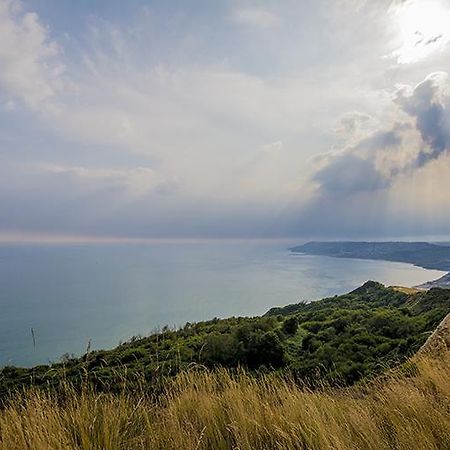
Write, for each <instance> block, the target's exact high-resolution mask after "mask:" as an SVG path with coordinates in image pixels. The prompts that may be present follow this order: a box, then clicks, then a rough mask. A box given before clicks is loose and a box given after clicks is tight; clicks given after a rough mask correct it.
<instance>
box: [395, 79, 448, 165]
mask: <svg viewBox="0 0 450 450" xmlns="http://www.w3.org/2000/svg"><path fill="white" fill-rule="evenodd" d="M447 80H448V75H447V74H446V73H443V72H439V73H433V74H430V75H429V76H428V77H427V78H426V79H425V80H424V81H422V82H421V83H419V84H418V85H417V86H416V87H415V88H414V89H413V90H412V92H411V90H410V89H408V88H403V89H400V91H399V92H398V94H397V97H396V99H395V100H396V102H397V103H398V104H399V105H400V106H401V107H402V108H403V110H404V111H405V112H407V113H408V114H409V115H410V116H412V117H414V118H415V120H416V127H417V130H418V131H419V132H420V135H421V138H422V141H423V149H422V150H420V152H419V153H418V155H417V161H416V163H417V165H418V166H423V165H424V164H426V163H427V162H428V161H429V160H432V159H436V158H438V157H439V155H440V154H441V153H443V152H445V151H448V150H450V96H449V89H448V84H447Z"/></svg>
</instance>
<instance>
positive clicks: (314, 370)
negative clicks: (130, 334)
mask: <svg viewBox="0 0 450 450" xmlns="http://www.w3.org/2000/svg"><path fill="white" fill-rule="evenodd" d="M449 311H450V291H448V290H441V289H432V290H430V291H428V292H418V293H413V294H408V293H405V292H401V291H399V290H395V289H392V288H385V287H384V286H382V285H381V284H379V283H375V282H368V283H366V284H365V285H364V286H362V287H361V288H359V289H357V290H355V291H353V292H351V293H349V294H346V295H343V296H336V297H332V298H327V299H323V300H320V301H316V302H312V303H308V304H306V303H299V304H296V305H290V306H287V307H284V308H274V309H272V310H270V311H269V312H268V313H267V314H266V315H264V316H262V317H254V318H230V319H223V320H219V319H214V320H211V321H207V322H199V323H193V324H190V323H187V324H186V325H185V326H184V327H183V328H182V329H180V330H177V331H173V330H168V329H165V330H163V331H162V332H161V333H157V334H154V335H151V336H149V337H146V338H139V339H137V338H136V339H132V340H131V341H130V342H127V343H125V344H123V345H120V346H119V347H117V348H115V349H113V350H109V351H93V352H89V353H88V354H86V355H84V356H83V357H82V358H79V359H77V358H65V360H64V361H63V362H61V363H58V364H54V365H52V366H39V367H35V368H33V369H21V368H15V367H6V368H4V369H3V370H2V371H1V373H0V392H1V393H2V395H3V396H4V395H5V393H7V392H8V391H10V390H11V389H13V388H16V387H19V386H23V385H34V386H48V385H50V386H60V384H61V382H62V381H69V382H70V383H71V384H73V385H75V386H77V385H81V384H82V383H83V382H85V381H91V382H92V383H93V385H94V386H95V387H96V389H98V390H103V391H119V390H121V389H122V386H123V385H124V384H125V385H126V386H128V387H130V386H133V387H136V386H138V385H139V386H142V385H144V386H145V388H146V390H147V392H153V393H156V392H159V391H160V390H161V389H163V387H164V384H165V383H166V379H167V377H168V376H173V375H176V374H177V373H179V372H180V371H183V370H186V369H188V368H189V367H192V366H193V365H201V366H202V367H206V368H227V369H233V370H234V369H237V368H238V367H242V368H245V369H247V370H249V371H251V372H255V373H256V372H257V373H259V374H261V373H265V372H267V371H269V370H275V371H277V372H279V373H283V374H289V375H290V376H292V377H293V378H294V379H296V380H297V381H298V380H302V383H307V384H308V385H309V386H310V387H314V386H315V385H317V384H320V383H322V382H323V381H326V382H327V383H330V384H335V385H336V384H338V385H349V384H352V383H354V382H356V381H358V380H360V379H362V378H364V377H367V376H373V375H375V374H376V373H379V372H380V371H382V370H384V369H386V368H387V367H392V366H393V365H395V364H397V363H399V362H401V361H403V360H404V359H405V358H407V357H408V356H409V355H411V354H413V353H414V352H415V351H417V349H418V348H419V347H420V346H421V345H422V344H423V342H424V341H425V340H426V338H427V336H428V335H429V333H430V332H431V331H433V329H434V328H435V327H436V326H437V325H438V323H439V322H440V321H441V320H442V319H443V317H444V316H445V315H446V314H447V313H448V312H449Z"/></svg>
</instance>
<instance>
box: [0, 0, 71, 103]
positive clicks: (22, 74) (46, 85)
mask: <svg viewBox="0 0 450 450" xmlns="http://www.w3.org/2000/svg"><path fill="white" fill-rule="evenodd" d="M60 56H61V49H60V47H59V46H58V45H57V43H56V42H55V41H52V40H51V39H50V38H49V33H48V29H47V28H46V27H44V26H43V25H42V24H41V23H40V21H39V17H38V16H37V14H35V13H32V12H26V13H24V12H23V11H22V8H21V3H20V2H18V1H16V0H1V1H0V67H1V70H0V89H2V90H3V91H4V92H5V93H6V95H7V96H11V97H12V98H13V99H18V100H20V101H22V102H23V103H24V104H25V105H26V106H27V107H29V108H31V109H33V110H36V109H38V108H40V107H43V106H45V107H48V106H49V102H50V101H51V100H52V99H53V98H54V97H55V96H56V94H57V93H59V92H61V91H62V89H63V87H64V81H63V75H64V72H65V66H64V64H62V63H61V61H60V59H59V57H60ZM10 101H12V99H10Z"/></svg>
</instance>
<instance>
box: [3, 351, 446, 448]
mask: <svg viewBox="0 0 450 450" xmlns="http://www.w3.org/2000/svg"><path fill="white" fill-rule="evenodd" d="M414 364H415V365H416V367H417V371H415V375H414V376H412V377H406V376H404V375H390V376H387V377H386V376H385V377H383V378H380V379H379V380H378V381H375V382H373V383H371V384H370V385H367V386H362V387H358V388H353V389H347V390H331V389H323V390H321V391H320V392H317V391H316V392H311V391H308V390H307V389H304V388H301V387H298V386H296V385H295V384H294V383H293V382H291V381H287V380H282V379H280V378H276V377H273V376H267V377H259V378H255V377H252V376H249V375H247V374H245V373H244V372H241V373H239V374H235V375H231V374H230V373H228V372H227V371H224V370H221V371H218V372H215V373H211V372H206V371H203V372H202V371H200V372H199V371H197V372H190V373H184V374H181V375H180V376H178V377H177V378H175V379H174V380H173V381H172V382H171V383H170V384H169V385H168V387H167V389H166V391H165V393H164V394H163V395H162V396H160V397H159V398H158V400H155V399H153V400H152V399H150V398H148V397H146V396H145V395H144V394H135V395H130V394H125V393H124V394H121V395H105V394H98V393H94V392H92V391H90V390H89V389H85V390H84V391H83V392H82V393H81V394H80V393H76V392H75V391H74V390H73V389H71V388H70V387H66V389H65V394H64V396H63V397H64V398H62V397H61V395H60V396H59V397H58V398H57V397H56V396H55V395H54V394H53V395H52V394H49V393H44V392H42V391H36V390H30V391H27V392H25V393H22V394H17V395H16V396H15V397H14V398H13V399H12V400H11V401H10V403H9V406H6V408H4V409H3V410H2V411H0V449H1V450H13V449H32V450H52V449H109V450H112V449H114V450H115V449H127V450H128V449H130V450H132V449H163V450H170V449H176V450H180V449H182V450H184V449H192V450H197V449H214V450H220V449H239V450H255V449H342V450H349V449H364V450H365V449H377V450H380V449H399V450H400V449H405V450H411V449H424V450H425V449H426V450H431V449H449V448H450V377H449V376H448V373H449V369H450V357H449V356H441V357H439V358H437V357H436V358H433V359H431V358H430V357H421V358H420V359H416V361H414Z"/></svg>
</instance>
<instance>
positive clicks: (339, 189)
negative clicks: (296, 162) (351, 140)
mask: <svg viewBox="0 0 450 450" xmlns="http://www.w3.org/2000/svg"><path fill="white" fill-rule="evenodd" d="M444 78H445V77H444V74H432V75H430V76H428V77H427V78H426V79H425V80H424V81H423V82H422V83H420V84H419V85H417V86H416V87H415V88H414V89H413V90H412V91H411V90H409V91H408V90H407V89H406V88H403V89H400V90H399V91H398V93H397V95H396V97H395V98H394V102H395V103H397V104H398V105H399V106H400V108H401V110H403V111H404V112H406V113H407V115H408V116H410V117H411V118H412V119H413V125H411V122H410V121H406V120H405V119H403V120H401V119H399V121H398V122H397V123H395V124H394V125H392V126H391V128H390V129H388V130H387V131H386V130H378V131H375V132H372V133H371V134H369V135H368V136H366V137H364V138H362V139H361V140H360V141H359V142H358V143H357V144H353V145H352V146H349V147H346V148H345V149H344V150H342V151H340V152H335V153H333V154H328V155H323V157H322V159H325V161H326V162H325V164H324V165H323V164H322V166H321V167H320V168H319V169H318V170H317V171H316V173H315V174H314V175H313V176H312V180H313V181H314V182H316V183H318V185H319V191H320V192H321V193H322V195H324V196H326V195H331V196H333V197H336V196H339V195H342V196H349V195H352V194H355V193H358V192H365V191H377V190H380V189H385V188H388V187H389V186H391V184H392V183H393V182H394V181H395V179H396V178H397V177H398V176H399V175H402V174H407V173H411V172H412V171H414V170H415V169H417V168H420V167H423V166H424V165H425V164H427V162H429V161H430V160H433V159H437V158H438V157H439V156H440V155H441V154H442V153H443V152H446V151H448V150H449V148H450V120H449V99H448V97H446V96H445V95H444V92H443V91H444V88H445V86H444V84H443V81H444ZM353 114H354V113H352V115H351V117H350V119H351V120H350V119H346V120H345V122H344V125H347V127H346V129H347V130H349V131H354V129H355V123H357V122H355V121H354V120H353V119H352V117H353ZM359 116H361V117H365V116H363V115H361V114H359V115H358V116H357V117H359ZM365 120H369V119H366V118H365ZM412 126H414V127H415V128H416V129H417V131H418V134H419V142H418V143H417V147H418V149H419V150H418V152H417V154H416V156H415V158H414V159H413V160H411V161H409V163H408V164H405V165H403V166H395V165H393V166H390V167H380V162H379V159H380V155H382V154H383V153H384V154H390V153H391V154H393V155H394V156H395V155H398V154H399V153H400V152H404V148H403V147H402V146H403V144H404V143H403V141H404V133H405V132H407V131H409V130H410V129H411V127H412ZM319 159H320V158H319Z"/></svg>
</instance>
